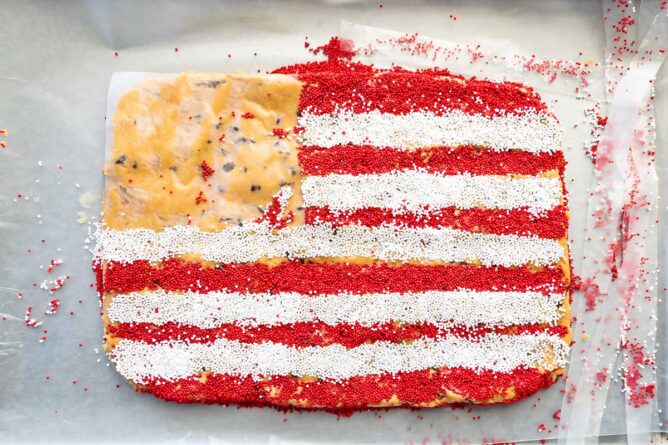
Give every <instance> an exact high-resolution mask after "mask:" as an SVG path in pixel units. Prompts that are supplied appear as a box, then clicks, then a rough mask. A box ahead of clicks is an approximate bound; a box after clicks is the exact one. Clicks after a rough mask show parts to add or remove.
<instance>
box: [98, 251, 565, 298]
mask: <svg viewBox="0 0 668 445" xmlns="http://www.w3.org/2000/svg"><path fill="white" fill-rule="evenodd" d="M565 280H566V278H565V276H564V274H563V271H562V270H561V269H560V268H542V269H539V270H532V269H531V268H529V267H508V268H506V267H476V266H469V265H434V266H431V265H411V264H407V265H401V266H391V265H388V264H372V265H355V264H318V263H302V262H299V261H287V262H284V263H280V264H278V265H276V266H273V267H270V266H268V265H266V264H261V263H249V264H229V265H226V264H219V265H217V266H216V267H206V266H203V265H202V264H199V263H196V262H194V263H193V262H185V261H183V260H178V259H167V260H164V261H162V262H161V263H160V264H159V265H152V264H151V263H149V262H148V261H135V262H133V263H127V264H123V263H117V262H109V263H107V265H106V268H105V272H104V280H101V281H99V282H98V285H99V286H101V292H102V291H103V292H118V293H127V292H135V291H141V290H143V289H163V290H165V291H189V290H190V291H195V292H210V291H220V290H229V291H236V292H270V291H271V292H297V293H301V294H309V293H312V292H316V293H319V294H336V293H341V292H352V293H378V292H423V291H428V290H442V291H449V290H457V289H460V288H464V289H471V290H489V289H496V290H504V291H518V292H522V291H527V290H543V291H544V292H546V293H559V292H565V291H566V289H567V287H566V286H567V284H566V281H565Z"/></svg>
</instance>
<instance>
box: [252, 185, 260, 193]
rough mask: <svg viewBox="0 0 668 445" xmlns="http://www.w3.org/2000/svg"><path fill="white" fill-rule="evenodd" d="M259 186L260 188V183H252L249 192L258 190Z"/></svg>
mask: <svg viewBox="0 0 668 445" xmlns="http://www.w3.org/2000/svg"><path fill="white" fill-rule="evenodd" d="M261 188H262V186H261V185H255V184H253V185H251V192H257V191H258V190H260V189H261Z"/></svg>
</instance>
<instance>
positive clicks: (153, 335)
mask: <svg viewBox="0 0 668 445" xmlns="http://www.w3.org/2000/svg"><path fill="white" fill-rule="evenodd" d="M157 309H158V308H156V312H157ZM109 332H110V333H111V334H112V335H113V336H114V337H118V338H125V339H130V340H136V341H141V342H144V343H148V344H155V343H158V342H162V341H169V340H170V339H174V338H180V339H187V340H188V342H190V343H205V344H208V343H211V342H213V341H215V340H218V339H221V338H224V339H226V340H237V341H240V342H242V343H262V342H265V341H268V342H272V343H280V344H284V345H288V346H295V347H300V348H301V347H308V346H328V345H332V344H340V345H343V346H345V347H347V348H354V347H357V346H360V345H363V344H366V343H375V342H378V341H387V342H393V343H401V342H405V341H410V340H417V339H419V338H446V337H448V336H455V337H462V338H466V339H477V338H482V337H484V336H485V335H487V334H491V333H494V334H505V335H520V334H539V333H545V334H548V335H558V336H563V335H566V334H567V333H568V328H567V327H565V326H559V325H557V326H541V325H535V324H533V325H517V326H513V327H509V328H508V327H502V326H494V327H486V328H477V329H471V328H468V327H465V326H455V327H451V328H439V327H438V326H436V325H435V324H431V323H412V324H410V323H407V324H403V325H396V324H395V323H393V322H387V323H375V324H373V325H370V326H365V325H361V324H359V323H352V324H351V323H340V324H337V325H328V324H326V323H323V322H317V321H315V322H295V323H289V324H283V325H272V326H267V325H260V326H255V327H244V326H239V325H238V324H234V323H225V324H222V325H220V326H217V327H215V328H200V327H197V326H192V325H184V324H179V323H174V322H168V323H165V324H162V325H160V326H156V325H153V324H150V323H122V324H115V325H111V326H110V327H109Z"/></svg>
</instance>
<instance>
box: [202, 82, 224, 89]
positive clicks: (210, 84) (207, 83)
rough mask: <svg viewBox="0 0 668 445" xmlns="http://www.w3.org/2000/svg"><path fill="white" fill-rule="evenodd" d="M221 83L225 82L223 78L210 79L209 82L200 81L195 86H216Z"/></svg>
mask: <svg viewBox="0 0 668 445" xmlns="http://www.w3.org/2000/svg"><path fill="white" fill-rule="evenodd" d="M221 83H225V81H224V80H211V81H209V82H200V83H198V84H197V86H200V87H201V86H205V87H208V88H216V87H217V86H218V85H220V84H221Z"/></svg>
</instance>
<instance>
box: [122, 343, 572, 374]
mask: <svg viewBox="0 0 668 445" xmlns="http://www.w3.org/2000/svg"><path fill="white" fill-rule="evenodd" d="M568 351H569V347H568V346H567V345H566V343H565V342H564V341H563V340H562V339H561V338H560V337H559V336H556V335H548V334H518V335H499V334H488V335H485V336H484V337H481V338H480V339H477V340H468V339H464V338H461V337H457V336H448V337H445V338H439V339H430V338H423V339H419V340H415V341H414V342H412V343H410V344H406V343H393V342H386V341H379V342H375V343H371V344H363V345H360V346H357V347H354V348H346V347H344V346H341V345H338V344H334V345H329V346H309V347H304V348H296V347H292V346H287V345H284V344H280V343H271V342H265V343H240V342H238V341H236V340H225V339H219V340H216V341H215V342H213V343H209V344H200V343H195V344H188V343H184V342H177V341H174V342H164V343H157V344H146V343H143V342H139V341H134V340H121V341H120V342H119V343H118V345H117V346H116V348H115V349H114V350H113V352H112V353H111V359H112V361H113V362H114V363H115V364H116V368H117V369H118V371H119V372H120V373H121V374H122V375H123V376H125V377H126V378H128V379H130V380H132V381H134V382H135V383H140V384H141V383H146V381H147V379H148V378H151V377H157V378H163V379H166V380H170V381H173V380H177V379H180V378H185V377H189V376H192V375H195V374H199V373H200V372H202V370H210V371H211V372H213V373H218V374H234V375H241V376H247V375H250V376H252V377H253V378H255V379H261V376H263V375H297V376H302V375H311V376H318V377H320V378H323V379H330V380H342V379H346V378H350V377H354V376H359V375H368V374H381V373H397V372H400V371H403V372H410V371H420V370H424V369H429V368H432V367H450V368H454V367H463V368H469V369H474V370H490V371H497V372H511V371H513V370H514V369H517V368H519V367H529V368H536V367H541V368H544V369H546V370H548V371H550V370H553V369H557V368H560V367H563V366H565V364H566V360H567V357H568ZM547 357H552V360H548V359H547Z"/></svg>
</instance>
